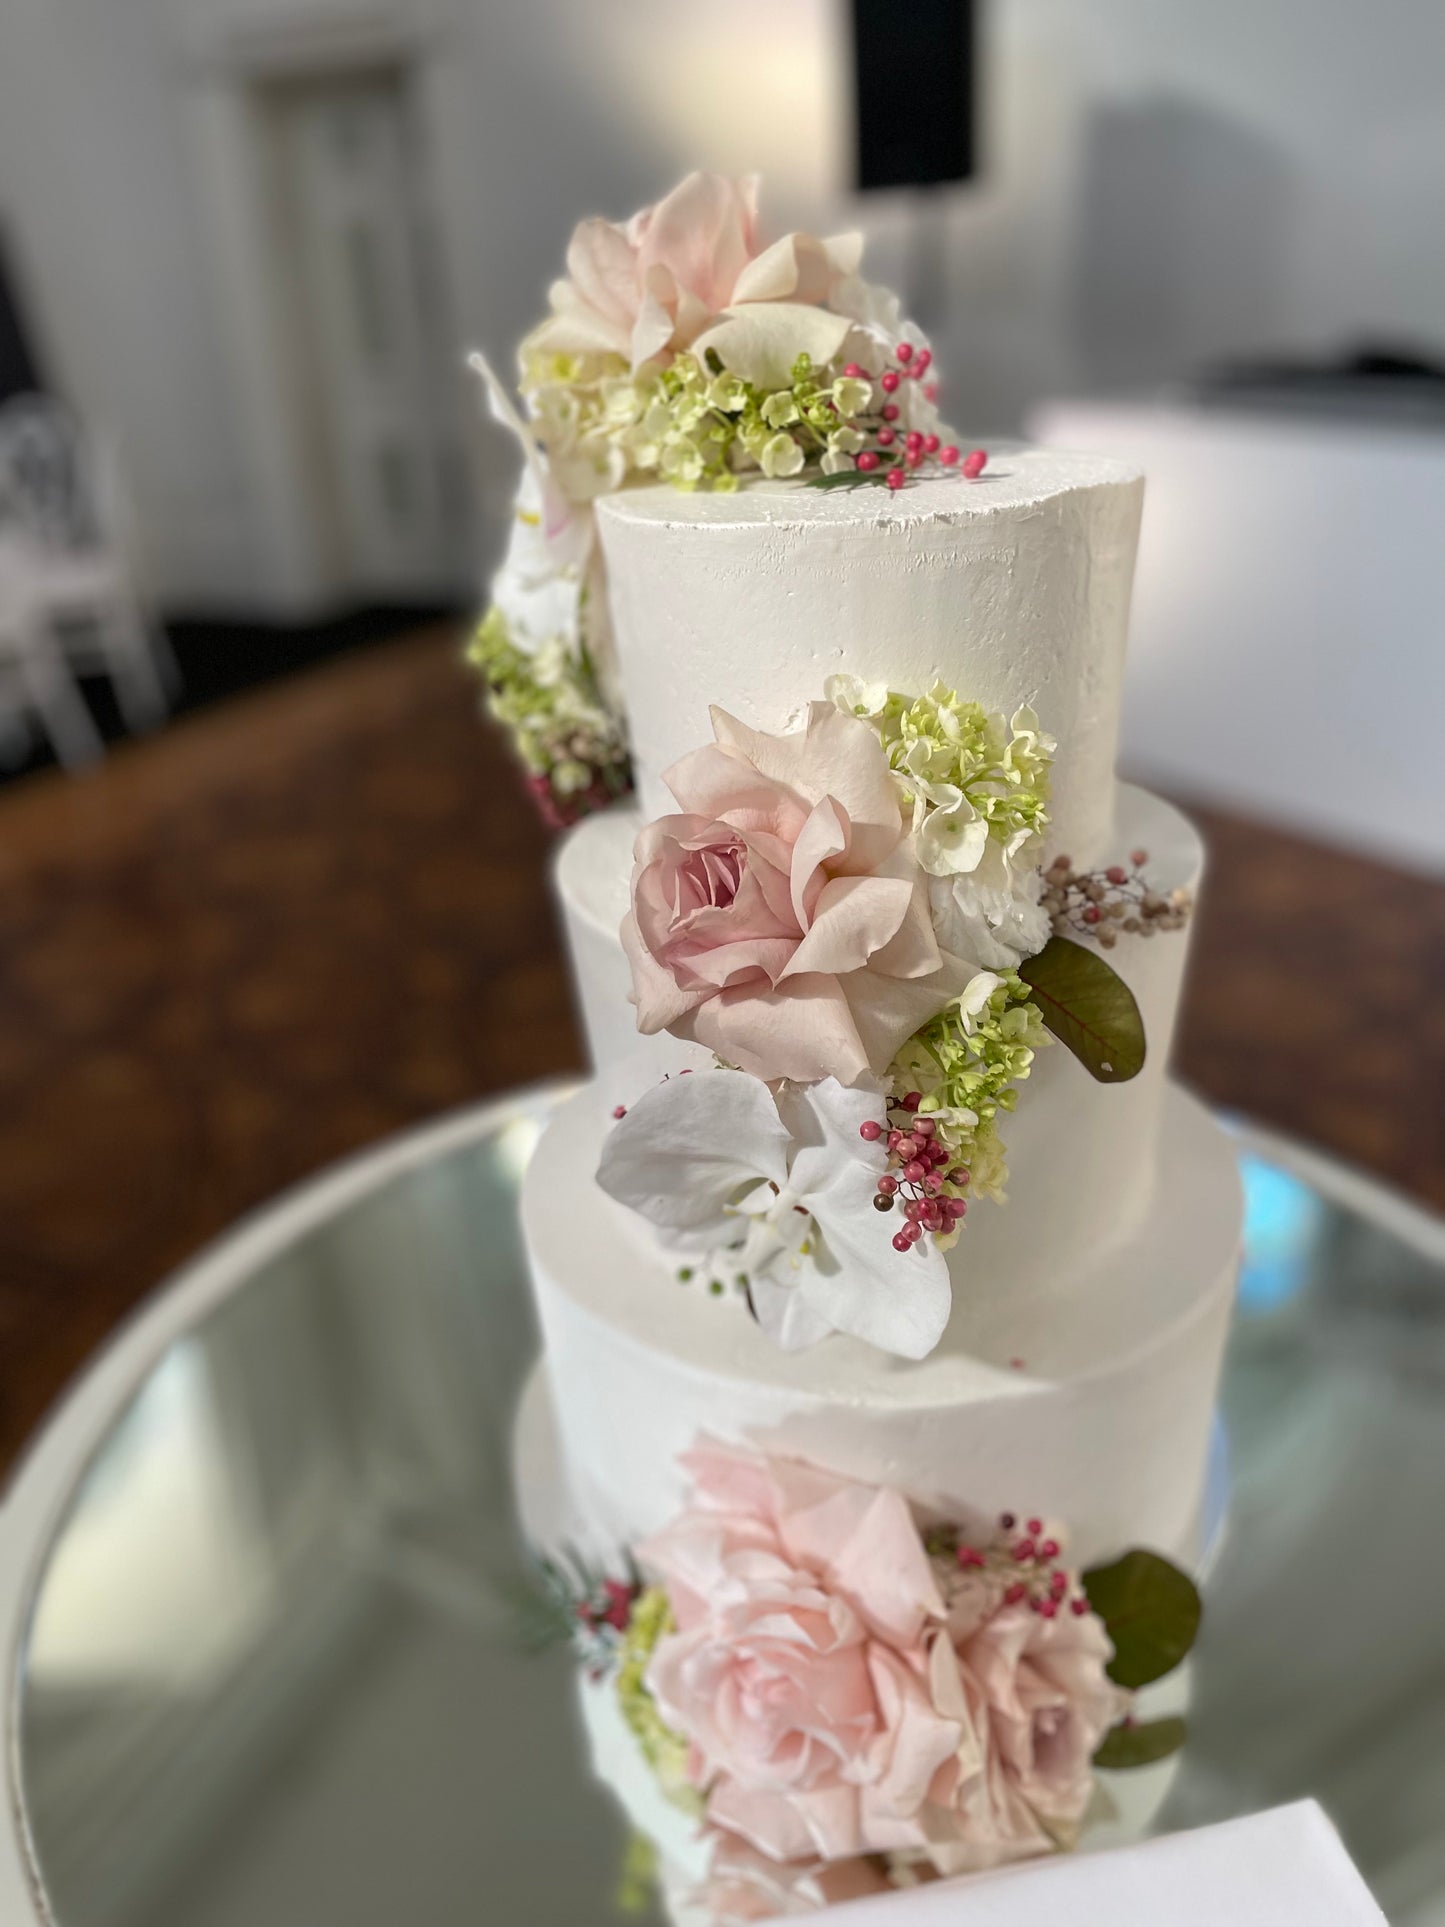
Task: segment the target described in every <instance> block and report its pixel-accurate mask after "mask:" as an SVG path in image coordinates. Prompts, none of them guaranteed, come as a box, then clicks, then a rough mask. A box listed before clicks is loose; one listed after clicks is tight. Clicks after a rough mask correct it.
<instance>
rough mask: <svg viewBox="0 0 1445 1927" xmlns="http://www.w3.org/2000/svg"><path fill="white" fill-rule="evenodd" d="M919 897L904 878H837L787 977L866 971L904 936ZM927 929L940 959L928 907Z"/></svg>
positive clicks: (794, 955)
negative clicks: (902, 930) (905, 923)
mask: <svg viewBox="0 0 1445 1927" xmlns="http://www.w3.org/2000/svg"><path fill="white" fill-rule="evenodd" d="M800 841H801V839H800ZM913 896H914V893H913V889H912V886H911V885H910V884H908V883H905V882H904V881H903V879H902V878H901V877H834V878H833V879H832V881H831V882H829V883H825V884H824V886H823V890H822V894H821V895H820V896H819V898H818V900H817V903H816V904H815V905H814V908H813V927H812V929H811V930H809V931H808V933H807V935H806V936H805V937H804V938H803V940H802V942H801V943H799V944H797V945H796V947H795V948H794V950H793V953H792V956H791V957H790V958H789V960H788V963H787V965H786V967H785V968H784V970H783V971H782V973H781V975H782V977H783V978H787V977H794V976H797V975H799V974H800V973H802V972H806V971H810V970H811V971H821V972H826V973H830V974H832V975H834V976H842V975H844V974H845V973H847V972H851V971H860V970H861V969H862V967H863V965H864V964H866V963H867V962H868V961H869V959H870V958H872V957H873V956H874V955H875V954H876V953H877V952H879V951H882V950H884V949H885V948H886V947H887V945H888V944H889V942H890V940H891V939H892V938H894V937H895V936H897V935H898V933H899V930H900V926H901V925H902V924H903V921H904V919H905V918H906V917H907V916H908V914H909V907H910V905H911V904H912V902H913ZM794 900H795V901H796V895H795V899H794ZM924 930H925V932H926V934H927V938H928V943H929V946H930V948H932V949H933V950H934V954H935V955H936V954H937V947H936V946H935V945H934V943H933V930H932V926H931V925H930V924H929V923H928V913H927V908H926V905H925V909H924Z"/></svg>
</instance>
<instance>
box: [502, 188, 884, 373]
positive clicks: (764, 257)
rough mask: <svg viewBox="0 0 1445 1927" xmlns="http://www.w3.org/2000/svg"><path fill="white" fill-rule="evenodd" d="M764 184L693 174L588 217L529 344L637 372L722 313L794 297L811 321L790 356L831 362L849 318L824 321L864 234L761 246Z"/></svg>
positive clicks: (694, 337) (794, 330)
mask: <svg viewBox="0 0 1445 1927" xmlns="http://www.w3.org/2000/svg"><path fill="white" fill-rule="evenodd" d="M757 189H758V184H757V180H756V177H754V176H749V177H748V178H747V179H745V180H741V181H732V180H728V179H727V178H726V177H725V176H723V175H720V174H689V175H688V177H687V179H686V180H685V181H682V182H681V183H680V184H679V185H678V186H677V187H675V188H674V189H673V190H672V192H671V193H670V194H669V195H667V196H666V198H665V199H663V200H661V201H659V202H657V203H656V205H655V206H653V207H648V208H644V209H643V210H642V211H641V213H639V214H634V215H633V217H632V219H631V220H630V221H628V222H627V223H626V224H625V225H619V224H618V223H616V222H613V221H603V220H595V219H594V220H589V221H583V222H582V223H581V224H580V225H579V226H578V227H577V229H576V231H575V232H574V233H573V236H572V240H571V244H570V245H569V247H568V249H567V279H565V280H562V281H557V282H555V283H554V284H553V286H552V291H551V302H552V313H551V315H550V317H549V318H548V319H547V320H546V321H544V322H543V323H542V325H541V326H540V327H539V328H538V329H536V330H535V332H534V333H533V335H532V336H531V338H530V340H529V342H528V344H527V349H535V350H539V351H541V352H543V353H568V354H597V353H604V354H619V355H623V356H625V357H626V358H627V360H628V361H629V362H630V364H631V366H632V367H633V368H639V367H641V365H642V364H643V363H644V362H646V361H651V360H654V359H657V358H659V357H661V358H663V359H664V360H666V359H670V358H671V356H672V355H673V354H675V353H676V352H677V351H678V350H680V349H683V348H689V347H691V346H693V344H694V343H695V342H697V341H698V340H699V339H700V337H702V335H703V334H704V333H705V332H706V331H707V330H709V329H710V328H712V327H713V326H714V325H715V324H718V323H719V322H720V321H722V318H723V317H725V316H727V317H732V318H736V316H737V314H738V311H740V310H742V311H747V310H750V309H752V308H754V307H756V306H758V305H773V304H787V306H788V307H789V308H790V310H791V309H797V310H806V309H812V310H814V315H813V317H811V318H810V317H808V316H807V315H804V314H796V315H794V316H793V318H792V323H791V334H794V335H797V337H798V346H797V348H795V349H794V353H795V354H796V353H797V352H799V350H800V349H807V350H808V352H809V353H812V354H813V355H814V358H815V360H818V361H820V362H825V361H827V360H828V359H830V358H831V356H832V354H833V353H834V352H836V348H837V346H838V345H840V344H841V342H842V340H843V337H844V335H845V334H846V333H847V332H848V329H849V326H850V325H851V324H850V323H849V322H848V321H847V319H846V318H844V317H829V318H828V319H827V321H826V322H825V321H823V320H821V319H819V318H818V317H819V315H820V313H821V311H822V309H823V308H824V304H826V302H827V301H828V300H829V298H830V297H831V295H832V294H833V293H834V292H835V290H836V289H837V287H838V285H839V284H840V282H841V281H842V280H843V279H844V278H845V277H847V276H849V275H851V274H852V273H853V272H854V271H855V269H856V268H857V265H858V259H859V254H860V243H859V240H858V237H857V236H854V235H840V236H838V237H836V238H834V239H833V240H829V241H819V240H816V239H815V238H814V237H813V236H812V235H806V234H788V235H785V236H784V237H783V238H782V239H781V240H780V241H775V242H774V243H773V244H772V246H771V247H767V248H764V247H761V246H760V245H759V241H758V233H757ZM800 329H801V330H802V331H803V332H802V333H801V334H800V333H799V332H798V331H799V330H800ZM805 337H806V338H805ZM825 337H826V339H825ZM728 339H729V337H728V336H727V335H724V336H722V337H721V341H720V352H722V353H723V356H724V360H725V361H726V362H727V365H728V366H732V365H733V364H732V361H731V360H729V359H728V356H727V353H726V349H727V342H728ZM524 352H526V350H524ZM744 358H746V344H744ZM738 372H740V373H742V372H746V371H744V370H743V369H741V368H740V369H739V370H738ZM749 378H751V375H750V376H749Z"/></svg>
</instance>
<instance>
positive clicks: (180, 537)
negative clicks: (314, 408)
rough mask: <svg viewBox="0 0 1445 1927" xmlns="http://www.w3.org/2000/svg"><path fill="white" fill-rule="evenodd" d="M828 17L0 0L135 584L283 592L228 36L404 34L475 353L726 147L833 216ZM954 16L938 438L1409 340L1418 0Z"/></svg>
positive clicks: (50, 297)
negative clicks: (579, 237) (567, 249)
mask: <svg viewBox="0 0 1445 1927" xmlns="http://www.w3.org/2000/svg"><path fill="white" fill-rule="evenodd" d="M841 18H842V8H841V0H728V3H727V5H726V6H725V7H719V6H718V5H717V4H716V0H607V3H605V4H604V0H528V4H526V5H525V6H522V5H515V4H511V5H509V4H506V3H505V0H5V4H4V6H3V7H0V218H4V219H5V220H6V221H7V224H8V226H9V227H10V229H11V231H12V235H13V239H14V241H15V243H16V248H17V252H18V256H19V265H20V267H21V269H22V271H23V272H24V275H25V281H26V287H25V292H26V293H27V294H28V295H29V298H30V303H31V306H32V308H33V310H34V311H35V313H36V316H37V321H38V325H39V330H40V332H41V334H42V337H43V346H44V347H45V349H46V351H47V353H48V355H49V357H50V359H51V360H52V362H53V364H54V366H55V368H56V370H57V372H58V374H59V377H60V380H61V382H62V384H63V386H64V387H65V388H66V389H67V390H68V391H69V392H70V393H71V394H72V395H73V397H74V399H75V400H76V401H77V403H78V404H79V405H80V406H81V407H82V408H83V409H84V410H85V411H86V412H87V413H88V414H90V415H91V416H92V417H94V418H96V419H99V420H103V421H105V422H106V423H107V424H108V425H109V426H111V427H112V428H113V429H114V431H115V432H116V433H117V434H118V435H119V437H120V439H121V442H122V445H123V449H124V452H125V455H126V458H127V461H128V465H129V468H130V470H131V473H132V476H133V480H134V484H135V491H136V495H137V499H138V506H139V508H140V510H141V512H142V516H143V518H144V521H145V525H146V528H147V531H148V534H149V537H150V541H151V546H152V549H153V552H154V556H155V564H156V577H157V583H158V586H159V587H160V588H161V590H162V591H163V593H165V594H166V595H167V596H168V597H169V598H170V599H171V600H173V601H186V602H190V603H199V602H206V603H209V604H212V605H215V604H219V603H223V602H227V601H230V602H249V603H251V604H253V605H254V604H255V603H256V602H257V601H258V600H262V601H265V600H269V601H270V602H271V603H273V604H274V605H276V606H281V607H288V606H299V605H300V604H302V603H304V602H305V601H306V600H307V598H308V596H309V595H311V594H312V593H313V592H314V590H315V587H316V585H315V583H314V582H313V581H311V580H310V578H309V576H308V570H307V565H306V558H305V556H304V554H300V553H299V552H298V550H299V548H301V547H304V544H299V543H298V539H297V536H296V529H297V526H298V524H297V516H296V512H295V510H294V505H293V503H292V502H291V500H290V499H289V496H288V485H287V481H286V478H285V475H284V473H283V472H281V471H283V470H284V466H285V464H284V460H283V461H282V463H281V470H278V468H277V453H276V448H277V441H276V425H275V420H274V417H275V415H276V409H277V404H276V400H275V397H274V395H273V396H272V397H271V399H270V401H269V402H268V400H267V398H266V396H265V394H264V393H263V392H262V391H264V389H265V387H266V370H267V365H268V364H267V354H266V347H265V327H264V320H263V317H262V316H261V314H260V312H259V310H260V308H261V307H263V306H264V303H263V302H261V301H258V298H257V296H256V291H255V290H254V288H250V287H249V286H248V280H247V269H246V263H245V261H244V258H243V254H242V253H241V252H238V246H239V245H240V243H238V238H237V237H238V233H239V234H241V235H242V236H243V235H244V229H245V225H246V224H245V219H244V210H243V207H242V203H243V202H244V193H243V191H242V188H241V187H240V186H239V185H238V183H237V181H236V179H235V174H234V156H235V142H234V140H232V141H231V142H230V145H229V147H228V143H227V138H226V137H225V135H224V133H223V132H220V131H218V129H219V126H220V123H221V122H223V121H224V119H225V116H226V114H227V112H231V113H234V109H235V92H234V89H235V86H236V82H237V76H238V74H240V73H243V72H244V71H245V70H246V67H247V63H248V61H251V60H253V59H255V58H257V55H256V48H257V47H258V46H260V47H262V48H263V49H269V50H270V51H269V52H267V53H266V57H267V58H270V57H271V55H272V54H273V53H274V52H275V50H276V48H277V47H278V46H280V45H282V44H283V43H285V42H286V41H287V40H288V38H292V39H294V41H295V44H296V45H297V46H298V47H304V46H305V45H307V44H310V43H312V42H314V44H315V46H316V47H317V48H318V49H319V53H318V57H320V58H324V57H325V55H326V48H327V45H328V42H329V38H330V39H332V40H334V41H335V44H337V45H340V44H341V43H342V41H344V40H345V39H347V37H348V36H349V37H350V38H351V39H353V40H358V41H359V40H364V39H365V37H366V35H367V34H368V33H373V32H377V31H378V30H379V32H380V35H381V38H382V39H383V40H384V39H385V38H386V36H387V35H388V34H390V35H393V36H395V37H397V38H398V39H399V40H400V41H401V42H404V43H405V44H406V45H407V47H408V48H411V49H414V51H415V54H416V59H417V63H418V72H419V75H420V78H421V86H422V91H423V95H424V98H425V100H426V102H427V104H428V108H429V114H430V120H431V127H432V134H433V147H434V168H435V175H436V181H437V192H438V197H439V201H440V204H441V209H442V214H443V224H444V228H445V232H446V234H447V237H448V241H449V249H450V254H451V279H452V306H453V310H454V326H455V334H456V337H457V347H458V350H460V349H461V347H462V345H463V344H464V343H465V342H466V341H468V340H472V339H475V340H479V341H480V342H481V343H482V344H483V345H484V346H485V347H486V348H487V349H488V350H489V351H490V352H492V353H493V354H494V355H495V356H498V357H501V358H503V359H506V358H508V357H509V356H510V352H511V348H512V344H513V343H514V342H515V340H516V338H517V337H518V335H519V334H520V333H521V332H522V331H523V329H524V328H525V327H526V325H527V324H528V322H529V321H530V320H531V319H532V318H533V317H534V316H535V314H536V312H537V311H538V308H539V305H540V303H541V301H542V300H543V298H544V292H545V287H546V283H547V280H548V279H549V277H550V275H551V274H552V273H553V272H554V271H555V269H556V267H557V265H558V263H559V261H560V258H561V254H562V249H563V246H564V243H565V238H566V235H567V232H568V231H569V228H570V225H571V223H572V221H573V220H574V219H575V218H576V217H577V216H578V215H579V214H581V213H584V212H589V211H599V212H608V213H613V214H622V213H625V212H627V211H629V210H630V209H631V208H632V207H634V206H636V205H637V204H638V203H639V202H641V201H643V200H644V199H646V198H648V197H650V196H651V195H652V194H654V193H655V192H657V191H659V190H661V189H663V188H665V187H666V186H667V185H668V184H669V182H670V181H671V180H672V179H673V178H675V177H676V176H677V175H678V174H679V173H681V172H682V171H683V170H685V169H686V168H687V167H688V166H691V165H698V164H701V165H710V166H717V167H724V168H729V169H733V170H736V171H743V170H746V169H748V168H751V167H756V168H760V169H761V170H762V171H763V172H764V173H765V175H766V176H767V177H768V179H769V196H768V205H769V207H770V209H771V210H772V213H773V215H774V217H775V219H776V220H777V221H779V222H789V221H791V220H793V219H810V220H811V219H817V220H820V221H821V220H824V219H834V220H840V219H855V218H857V216H858V210H857V209H856V208H854V209H850V208H849V207H848V206H847V205H846V197H845V196H844V194H843V193H842V192H841V188H842V184H843V182H844V181H845V179H846V166H845V156H846V145H847V122H846V114H845V112H844V110H843V107H842V104H841V103H842V102H843V100H844V97H845V87H846V65H845V63H844V60H843V57H842V53H841V49H840V46H839V43H838V35H837V25H838V22H839V21H840V20H841ZM987 25H988V34H987V49H986V52H987V59H986V86H987V92H986V99H985V109H986V113H985V129H984V156H985V170H986V172H985V176H984V179H983V181H982V183H981V184H980V185H979V186H978V187H977V188H975V189H971V190H968V191H967V192H964V193H960V194H955V195H952V196H950V197H948V199H947V201H946V202H945V203H944V204H943V207H942V212H941V215H940V217H939V220H938V223H937V230H936V232H935V233H934V234H933V237H932V238H933V241H934V242H935V243H936V244H937V245H939V246H941V247H942V248H943V249H944V250H945V255H946V267H945V282H946V286H947V291H948V299H947V307H946V313H945V314H944V315H943V316H942V317H939V316H933V317H929V316H927V315H925V316H924V317H923V318H924V319H925V320H930V319H931V320H932V321H933V322H934V324H935V326H936V327H937V331H938V333H939V335H940V347H941V355H940V359H941V360H942V361H943V363H944V367H945V372H946V373H950V372H951V384H950V393H951V395H952V396H953V398H954V405H953V407H952V409H951V413H952V414H953V416H954V419H955V420H956V421H957V422H958V424H959V426H960V427H961V428H963V429H965V431H968V432H974V431H977V432H980V433H982V432H985V431H989V430H992V429H996V428H998V427H1003V426H1008V425H1011V424H1012V423H1014V422H1016V421H1017V420H1018V419H1019V417H1020V415H1021V414H1022V411H1023V410H1024V408H1025V407H1026V406H1027V405H1028V403H1029V402H1030V401H1031V400H1033V399H1034V398H1035V397H1036V396H1037V395H1039V394H1040V393H1044V392H1050V391H1053V392H1057V391H1059V390H1061V389H1067V390H1074V391H1077V390H1078V389H1080V388H1081V387H1084V388H1088V387H1091V386H1097V385H1100V384H1107V383H1113V382H1119V381H1129V382H1138V381H1149V380H1152V379H1154V378H1156V377H1160V376H1164V375H1168V374H1172V373H1174V372H1177V371H1179V370H1180V369H1182V368H1186V367H1188V366H1190V365H1192V364H1195V363H1197V362H1198V361H1200V360H1201V359H1206V358H1209V357H1213V356H1216V355H1220V354H1226V353H1231V352H1242V351H1249V350H1255V349H1270V348H1276V349H1278V348H1287V347H1289V348H1304V349H1314V350H1325V349H1328V348H1330V347H1332V346H1334V345H1336V344H1338V343H1340V342H1342V341H1344V340H1346V339H1347V338H1350V337H1352V336H1356V335H1359V334H1361V333H1363V332H1367V331H1368V332H1373V333H1376V334H1382V335H1390V336H1395V337H1405V338H1410V337H1418V338H1421V339H1423V340H1425V341H1426V342H1431V341H1433V342H1434V343H1435V344H1436V345H1437V346H1438V345H1439V344H1440V341H1441V338H1442V335H1445V248H1442V246H1441V245H1440V233H1441V226H1442V219H1441V217H1442V212H1445V141H1442V140H1441V139H1440V137H1439V125H1438V103H1439V101H1440V99H1441V98H1442V96H1445V8H1442V7H1441V6H1440V5H1439V3H1438V0H1372V4H1371V5H1369V6H1361V5H1359V4H1358V0H1211V4H1210V5H1209V6H1207V7H1201V6H1199V5H1198V4H1197V0H992V5H991V6H989V7H988V9H987ZM227 102H229V103H230V105H229V107H228V106H227V104H226V103H227ZM900 111H906V102H901V103H900ZM218 149H219V151H220V154H221V158H220V159H219V160H218ZM227 154H229V156H230V158H229V159H227V158H225V156H226V155H227ZM864 214H865V218H866V222H867V225H868V227H869V230H870V237H871V260H872V264H873V268H874V270H875V272H876V274H877V275H878V277H879V278H883V279H890V280H894V281H895V282H898V283H901V284H905V285H906V284H907V283H908V282H909V281H910V280H911V279H913V278H914V276H913V273H912V270H911V266H910V263H911V262H916V261H917V260H918V259H919V258H920V257H919V250H921V249H924V248H926V246H927V245H929V234H928V232H927V231H926V230H925V229H923V227H922V225H921V222H920V219H919V217H918V216H917V214H916V213H915V212H914V211H913V210H912V209H911V207H910V206H909V204H908V203H907V201H906V200H905V198H904V197H886V198H885V199H884V200H881V201H879V202H876V203H873V204H871V205H870V207H869V208H868V209H867V210H865V211H864ZM253 307H255V308H256V309H257V310H258V311H257V312H256V313H252V312H251V309H252V308H253ZM940 323H941V325H940ZM463 405H465V403H464V397H463V391H462V389H461V386H460V383H459V387H458V406H459V407H461V406H463ZM283 425H284V424H283ZM490 446H491V447H492V448H494V449H496V451H497V460H498V462H500V460H501V454H500V449H499V447H498V445H496V444H491V445H490Z"/></svg>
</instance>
